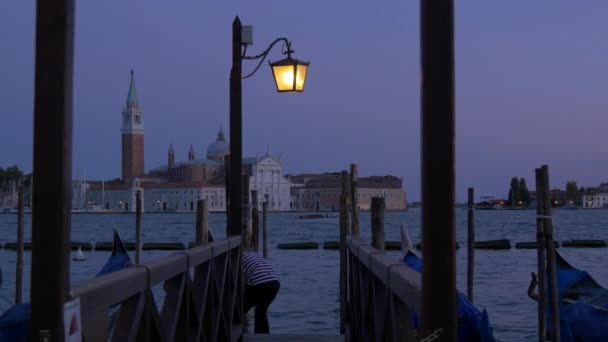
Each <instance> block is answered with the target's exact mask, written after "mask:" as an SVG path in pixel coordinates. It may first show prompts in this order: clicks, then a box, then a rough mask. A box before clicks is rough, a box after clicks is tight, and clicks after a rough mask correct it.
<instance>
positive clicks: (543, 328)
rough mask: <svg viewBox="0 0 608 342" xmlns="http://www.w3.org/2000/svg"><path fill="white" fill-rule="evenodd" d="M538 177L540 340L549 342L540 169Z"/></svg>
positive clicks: (537, 224) (537, 243) (537, 222)
mask: <svg viewBox="0 0 608 342" xmlns="http://www.w3.org/2000/svg"><path fill="white" fill-rule="evenodd" d="M535 177H536V251H537V263H538V265H537V266H538V340H539V341H540V342H544V341H546V340H547V287H546V283H547V277H546V274H547V269H546V256H545V229H544V220H543V219H542V216H543V212H544V203H543V202H544V199H545V197H544V196H543V177H542V170H541V169H540V168H538V169H536V170H535Z"/></svg>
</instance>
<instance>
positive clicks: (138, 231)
mask: <svg viewBox="0 0 608 342" xmlns="http://www.w3.org/2000/svg"><path fill="white" fill-rule="evenodd" d="M135 201H136V203H135V264H139V262H140V260H141V259H140V257H141V247H142V246H141V190H137V192H136V193H135Z"/></svg>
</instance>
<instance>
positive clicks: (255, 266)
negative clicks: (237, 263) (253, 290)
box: [242, 251, 279, 286]
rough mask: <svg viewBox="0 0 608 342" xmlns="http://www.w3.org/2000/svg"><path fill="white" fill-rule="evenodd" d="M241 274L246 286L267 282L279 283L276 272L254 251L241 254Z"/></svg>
mask: <svg viewBox="0 0 608 342" xmlns="http://www.w3.org/2000/svg"><path fill="white" fill-rule="evenodd" d="M242 262H243V272H245V280H246V281H247V284H248V285H251V286H255V285H259V284H263V283H267V282H269V281H273V280H276V281H279V277H278V276H277V274H276V272H275V271H274V269H273V268H272V266H270V264H269V263H268V262H267V261H266V260H265V259H264V258H262V257H260V255H259V254H258V253H256V252H254V251H249V252H245V253H243V256H242Z"/></svg>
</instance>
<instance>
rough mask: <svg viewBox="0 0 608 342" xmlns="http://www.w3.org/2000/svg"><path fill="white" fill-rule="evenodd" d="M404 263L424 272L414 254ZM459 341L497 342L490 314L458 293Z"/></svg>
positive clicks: (409, 253)
mask: <svg viewBox="0 0 608 342" xmlns="http://www.w3.org/2000/svg"><path fill="white" fill-rule="evenodd" d="M403 262H404V263H405V264H407V265H408V266H410V267H411V268H412V269H414V270H416V271H418V272H422V260H421V259H420V258H419V257H418V256H417V255H416V254H415V253H413V252H411V251H408V252H407V253H406V255H405V256H404V257H403ZM418 315H419V313H414V317H413V320H414V327H415V328H418ZM458 341H459V342H469V341H470V342H495V341H496V340H495V339H494V336H493V334H492V328H491V327H490V319H489V317H488V313H487V312H486V310H485V309H484V310H483V311H479V309H477V308H476V307H475V306H473V304H471V302H470V301H469V300H468V299H467V297H466V296H465V295H464V294H462V293H460V292H458Z"/></svg>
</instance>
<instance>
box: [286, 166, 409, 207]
mask: <svg viewBox="0 0 608 342" xmlns="http://www.w3.org/2000/svg"><path fill="white" fill-rule="evenodd" d="M290 180H291V183H292V188H291V203H290V207H291V208H292V209H293V210H309V211H337V210H339V209H340V194H341V193H342V176H341V175H340V174H338V173H326V174H301V175H295V176H291V177H290ZM357 190H358V191H357V192H358V194H357V196H358V199H359V208H360V209H361V210H369V209H370V208H371V201H372V197H384V199H385V204H386V210H407V198H406V193H405V190H404V189H403V179H402V178H398V177H395V176H391V175H387V176H371V177H359V178H358V179H357Z"/></svg>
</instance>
